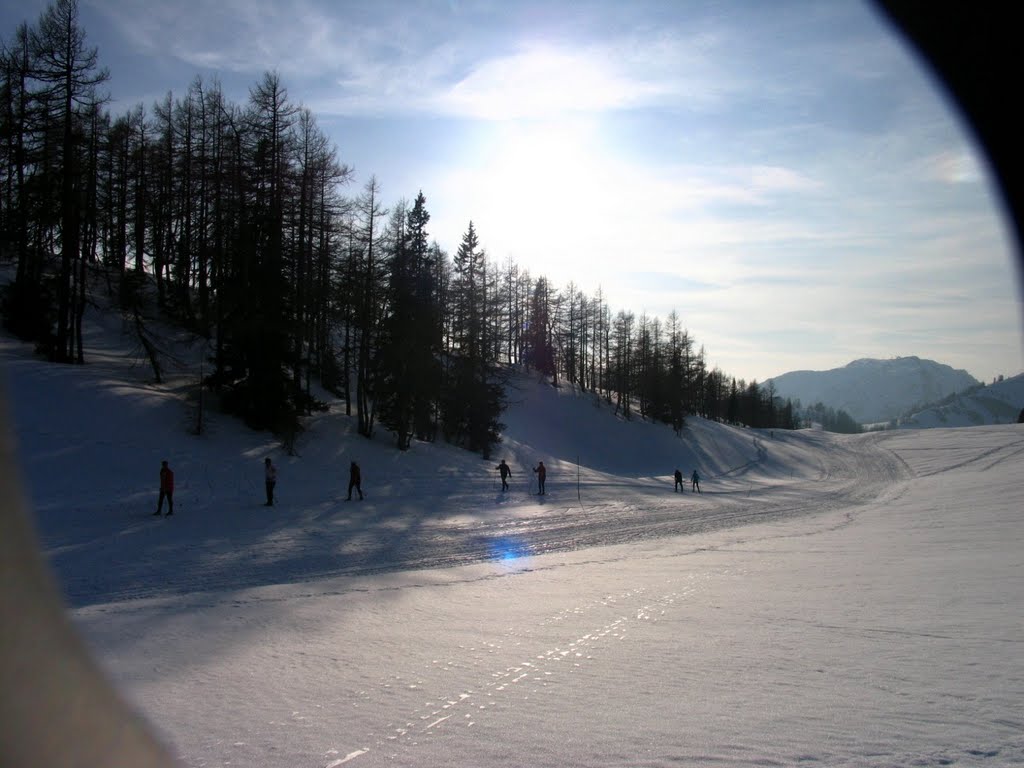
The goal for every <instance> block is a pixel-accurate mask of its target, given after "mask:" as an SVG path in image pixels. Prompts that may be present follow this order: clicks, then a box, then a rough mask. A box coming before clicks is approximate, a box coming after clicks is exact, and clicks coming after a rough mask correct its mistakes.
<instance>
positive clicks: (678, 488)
mask: <svg viewBox="0 0 1024 768" xmlns="http://www.w3.org/2000/svg"><path fill="white" fill-rule="evenodd" d="M672 490H674V491H675V492H676V493H679V492H680V491H683V490H685V486H684V485H683V473H682V472H680V471H679V470H678V469H677V470H676V484H675V485H674V486H673V488H672Z"/></svg>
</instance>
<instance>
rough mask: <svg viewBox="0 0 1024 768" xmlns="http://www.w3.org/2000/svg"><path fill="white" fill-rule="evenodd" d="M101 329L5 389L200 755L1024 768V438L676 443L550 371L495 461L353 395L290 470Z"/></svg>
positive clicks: (139, 657) (126, 652)
mask: <svg viewBox="0 0 1024 768" xmlns="http://www.w3.org/2000/svg"><path fill="white" fill-rule="evenodd" d="M88 327H89V328H90V334H91V335H90V337H89V339H88V340H87V344H88V345H89V348H90V357H89V359H90V360H92V361H93V362H92V363H91V364H90V365H87V366H84V367H79V366H51V365H47V364H44V363H41V362H39V361H38V360H35V359H34V358H33V357H32V356H31V354H30V350H29V349H28V348H27V347H26V346H25V345H23V344H20V343H18V342H15V341H12V340H10V339H9V338H5V337H0V367H2V370H3V371H4V374H5V376H6V378H7V384H8V393H9V397H10V399H11V404H12V407H13V411H14V415H15V420H16V427H17V437H18V440H19V443H20V455H21V458H22V461H23V470H24V474H25V477H26V481H27V485H28V488H29V491H30V495H31V498H32V501H33V504H34V506H35V509H36V512H37V522H38V527H39V532H40V536H41V539H42V542H43V547H44V550H45V554H46V555H47V557H48V559H49V561H50V562H51V564H52V565H53V567H54V569H55V571H56V573H57V575H58V578H59V580H60V583H61V585H62V586H63V588H64V591H65V593H66V595H67V598H68V601H69V602H70V605H71V610H72V616H73V619H74V621H75V624H76V625H77V627H78V628H79V629H80V631H81V632H82V633H83V635H84V637H85V638H86V640H87V642H88V643H89V645H90V647H91V648H92V649H93V650H94V652H95V653H96V655H97V657H98V658H99V660H100V661H101V663H102V665H103V667H104V669H105V670H106V671H107V672H108V674H109V675H110V677H111V679H112V680H114V681H115V683H116V685H117V686H118V687H119V689H120V690H121V691H122V693H123V695H124V696H125V697H126V698H127V699H128V700H129V701H130V702H131V704H132V705H133V706H135V707H136V708H137V709H138V710H139V711H141V712H142V713H143V714H144V715H145V716H146V717H147V718H148V720H149V721H150V722H151V723H152V724H153V727H154V728H155V730H156V732H157V733H158V734H159V736H160V737H161V738H162V739H163V740H164V741H165V742H166V743H167V744H168V745H169V746H170V749H171V751H172V753H173V754H174V755H175V756H176V757H177V759H178V760H179V761H180V764H181V765H184V766H192V767H194V768H200V767H203V768H205V767H207V766H214V765H245V766H256V767H259V768H296V767H299V768H302V767H308V768H337V767H338V766H340V765H342V764H344V765H346V766H349V765H350V764H351V765H352V766H356V768H374V767H375V766H423V765H452V766H466V767H467V768H468V767H469V766H473V767H474V768H487V767H490V766H494V767H497V766H515V765H529V766H534V767H538V768H556V767H558V768H562V767H564V766H592V765H645V766H652V767H653V768H667V767H668V766H680V765H683V766H688V765H694V766H697V765H709V764H715V765H723V766H741V765H754V764H757V765H766V764H772V765H794V766H795V765H806V764H808V763H817V764H820V765H829V766H838V767H840V768H853V766H875V765H946V764H958V765H966V766H974V765H996V764H999V765H1008V764H1020V763H1021V762H1024V736H1022V734H1024V721H1022V720H1021V717H1020V714H1019V705H1020V702H1021V701H1022V700H1024V661H1022V658H1024V657H1022V656H1021V653H1020V650H1019V649H1020V643H1021V641H1020V637H1019V635H1020V621H1019V617H1020V616H1021V615H1024V574H1022V572H1021V569H1020V547H1019V532H1020V530H1021V525H1022V523H1024V518H1022V514H1024V512H1022V510H1024V487H1022V485H1021V483H1020V482H1019V477H1020V473H1021V471H1022V470H1024V431H1022V430H1024V428H1022V427H1020V426H1018V425H1006V426H993V427H983V428H974V429H961V430H918V431H910V430H908V431H893V432H886V433H874V434H865V435H855V436H843V435H832V434H827V433H821V432H816V431H811V430H805V431H800V432H791V433H787V432H781V431H778V430H776V431H775V432H774V433H773V432H770V431H757V430H744V429H736V428H732V427H728V426H724V425H720V424H715V423H709V422H706V421H703V420H701V419H691V420H690V421H689V423H688V426H687V428H686V430H685V431H684V433H683V436H682V437H681V438H677V437H676V436H675V435H674V433H673V432H672V431H671V430H670V429H669V428H668V427H663V426H657V425H652V424H645V423H641V422H635V421H633V422H627V421H624V420H622V419H620V418H617V417H616V416H615V415H614V413H613V411H612V409H611V408H609V407H607V406H604V405H601V404H599V403H597V402H595V400H594V399H593V397H592V396H591V395H589V394H581V393H577V392H573V391H572V390H570V389H568V388H561V389H555V388H552V387H551V386H550V385H548V384H545V383H543V382H538V381H537V380H535V379H533V378H530V377H522V378H520V379H519V380H517V382H516V390H515V392H514V393H513V396H512V404H511V406H510V408H509V411H508V412H507V413H506V414H505V416H504V419H503V420H504V421H505V422H506V424H507V428H506V431H505V434H504V442H503V443H502V445H501V446H499V448H498V449H497V451H496V452H495V457H494V460H492V461H489V462H484V461H482V460H481V459H480V458H478V457H477V456H474V455H472V454H469V453H466V452H464V451H460V450H457V449H455V448H452V447H449V446H445V445H427V444H415V445H414V446H413V449H412V450H410V451H408V452H406V453H399V452H396V451H395V450H394V449H393V448H392V447H391V440H390V439H389V438H388V436H387V435H384V434H382V435H380V437H379V438H378V439H375V440H374V441H367V440H365V439H363V438H361V437H359V436H357V435H356V434H355V433H354V428H353V425H352V420H351V419H350V418H349V417H346V416H345V415H344V414H343V413H342V412H341V411H340V409H338V408H337V407H332V409H331V410H330V411H328V412H327V413H322V414H318V415H316V416H315V417H313V418H312V419H310V421H309V423H308V425H307V429H306V431H305V432H304V433H303V434H302V435H301V437H300V439H299V441H298V444H297V448H298V452H297V455H295V456H288V455H285V454H284V453H283V452H282V451H281V450H280V447H279V445H278V443H277V441H275V440H274V439H273V437H272V436H270V435H268V434H265V433H257V432H252V431H250V430H248V429H246V428H245V427H243V426H241V425H240V424H238V423H237V422H236V421H234V420H232V419H230V418H227V417H225V416H221V415H216V414H213V415H211V421H210V424H209V429H208V431H207V433H206V434H205V435H204V436H202V437H195V436H192V435H190V434H189V431H188V427H189V425H190V419H191V409H192V406H191V404H190V402H189V400H188V397H187V392H188V387H186V386H185V385H186V384H188V383H189V382H190V381H192V379H193V377H192V375H191V373H189V372H188V371H182V372H181V374H182V378H181V379H180V380H178V381H172V382H171V383H169V384H167V385H164V386H155V385H153V384H151V383H149V382H148V373H147V371H146V369H145V368H144V367H142V366H139V365H137V364H136V363H135V362H134V359H133V357H132V356H131V355H130V354H129V350H127V349H126V348H125V344H124V342H123V340H122V339H121V337H120V336H119V326H118V323H117V322H114V321H103V322H101V321H100V320H99V319H98V318H97V319H94V322H91V323H90V324H89V326H88ZM183 359H184V358H183ZM185 374H188V375H185ZM266 456H271V457H272V458H273V459H274V461H275V462H276V463H277V465H278V467H279V470H280V472H279V483H278V497H279V503H278V504H277V505H275V506H274V507H272V508H268V507H264V506H262V495H263V488H262V482H263V478H262V462H263V459H264V457H266ZM501 458H506V459H507V460H508V462H509V464H510V465H511V466H512V469H513V475H512V478H511V488H510V490H509V491H508V492H503V491H501V489H500V486H499V481H498V478H497V473H496V472H495V469H494V465H495V464H496V463H497V461H498V460H499V459H501ZM161 459H167V460H168V461H169V462H170V464H171V466H172V467H173V468H174V470H175V472H176V475H177V483H176V486H177V488H176V493H175V515H174V517H171V518H168V517H154V516H153V515H152V511H153V510H154V508H155V505H156V486H157V470H158V469H159V464H160V460H161ZM352 460H357V461H359V463H360V464H361V466H362V468H363V473H364V485H363V487H364V491H365V492H366V499H365V500H364V501H351V502H349V501H346V500H345V491H346V479H347V467H348V464H349V462H350V461H352ZM540 460H543V461H544V462H545V464H546V465H547V466H548V468H549V475H548V483H547V494H546V495H545V496H537V495H534V494H535V491H536V486H535V480H534V474H533V472H532V471H531V470H532V468H533V467H534V466H536V463H537V462H538V461H540ZM677 467H678V468H680V469H681V470H682V471H683V473H684V474H686V475H689V473H690V472H691V471H692V470H693V469H694V468H696V469H698V470H699V471H700V473H701V474H702V476H703V480H702V483H701V485H702V491H703V492H702V493H700V494H697V493H693V492H691V489H690V485H689V483H687V485H686V488H685V492H683V493H677V492H674V491H673V487H672V485H673V484H672V479H671V473H672V472H673V470H674V469H676V468H677ZM960 499H969V502H966V501H965V502H961V501H960ZM67 749H68V750H74V749H75V745H74V744H68V745H67Z"/></svg>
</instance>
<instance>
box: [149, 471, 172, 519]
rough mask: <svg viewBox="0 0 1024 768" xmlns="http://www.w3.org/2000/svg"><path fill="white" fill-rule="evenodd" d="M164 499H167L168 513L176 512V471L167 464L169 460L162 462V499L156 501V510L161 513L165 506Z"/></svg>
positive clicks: (156, 513) (157, 513)
mask: <svg viewBox="0 0 1024 768" xmlns="http://www.w3.org/2000/svg"><path fill="white" fill-rule="evenodd" d="M164 499H167V515H168V516H170V515H173V514H174V472H172V471H171V468H170V467H169V466H167V461H166V460H164V461H161V462H160V500H159V501H157V503H156V512H154V513H153V514H154V515H159V514H160V511H161V510H162V509H163V507H164Z"/></svg>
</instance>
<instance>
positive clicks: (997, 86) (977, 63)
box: [875, 0, 1024, 299]
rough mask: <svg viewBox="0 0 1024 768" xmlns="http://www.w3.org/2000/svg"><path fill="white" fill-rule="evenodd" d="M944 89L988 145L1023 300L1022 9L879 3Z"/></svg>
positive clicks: (913, 0)
mask: <svg viewBox="0 0 1024 768" xmlns="http://www.w3.org/2000/svg"><path fill="white" fill-rule="evenodd" d="M875 5H876V6H877V8H878V9H879V10H880V11H881V13H882V15H883V16H884V17H886V18H888V19H889V21H890V22H892V24H893V25H894V27H895V28H896V30H897V31H898V32H901V33H902V35H903V37H904V38H905V39H906V40H907V41H908V42H909V43H911V44H912V46H913V47H914V48H916V49H917V52H918V53H919V54H920V55H921V56H922V57H923V59H924V61H925V62H926V63H927V65H928V66H929V68H930V69H931V70H932V71H933V72H934V73H935V74H936V75H937V76H938V78H939V80H941V81H942V83H943V84H944V85H945V87H946V91H947V93H948V95H949V96H950V97H951V98H952V100H953V101H954V102H955V103H956V104H958V105H959V106H960V111H961V113H962V115H963V117H964V119H965V120H966V121H967V123H968V125H969V126H970V128H971V129H973V131H974V135H975V138H976V139H977V142H978V144H979V145H980V146H982V147H984V149H985V151H986V153H987V155H988V160H989V163H990V164H991V166H992V171H993V172H994V173H995V175H996V181H997V183H998V185H999V191H1000V192H1001V193H1002V198H1003V199H1002V202H1003V204H1004V206H1005V210H1006V213H1007V214H1008V215H1009V217H1010V218H1011V221H1009V222H1008V225H1009V227H1010V228H1011V234H1012V236H1013V237H1014V240H1015V242H1014V245H1015V255H1016V261H1017V284H1018V299H1021V297H1022V296H1024V263H1022V251H1024V241H1022V236H1024V173H1022V163H1021V146H1020V144H1021V142H1022V141H1024V134H1022V130H1021V127H1022V120H1021V117H1020V114H1021V109H1022V105H1021V103H1020V101H1021V100H1020V98H1019V97H1020V95H1021V93H1022V91H1024V88H1022V78H1021V75H1022V74H1024V66H1022V64H1021V62H1022V61H1024V40H1022V31H1021V30H1022V28H1021V26H1020V25H1019V24H1018V22H1017V17H1018V15H1019V6H1017V4H1016V3H1012V2H1011V3H1003V2H1000V1H999V0H977V1H976V2H970V0H964V1H962V2H956V1H955V0H875Z"/></svg>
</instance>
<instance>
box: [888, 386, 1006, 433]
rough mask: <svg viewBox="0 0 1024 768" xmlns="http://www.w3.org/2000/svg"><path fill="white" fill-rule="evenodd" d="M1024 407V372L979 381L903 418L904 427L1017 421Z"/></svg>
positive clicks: (921, 427) (961, 425) (900, 424)
mask: <svg viewBox="0 0 1024 768" xmlns="http://www.w3.org/2000/svg"><path fill="white" fill-rule="evenodd" d="M1022 408H1024V373H1022V374H1019V375H1017V376H1012V377H1010V378H1008V379H1004V380H1003V381H1000V382H997V383H995V384H990V385H988V386H983V385H981V384H979V385H978V386H977V387H973V388H971V389H970V390H968V391H966V392H963V393H961V394H957V395H953V396H952V397H948V398H946V399H945V401H943V402H939V403H935V404H933V405H930V406H928V407H926V408H924V409H922V410H920V411H917V412H916V413H914V414H912V415H910V416H906V417H904V418H901V419H900V422H899V426H900V428H906V429H924V428H929V427H974V426H979V425H981V424H1014V423H1016V422H1017V419H1018V417H1019V416H1020V412H1021V409H1022Z"/></svg>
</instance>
